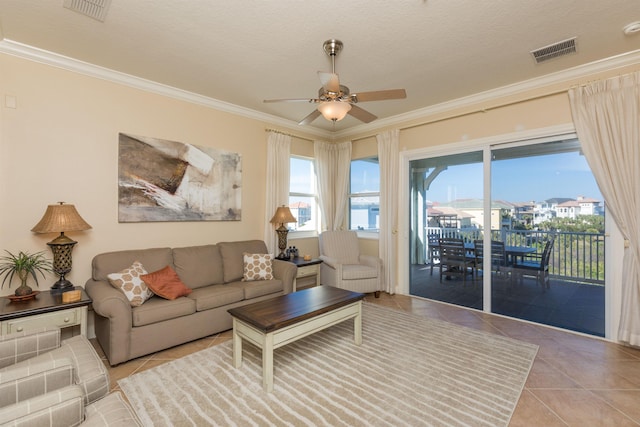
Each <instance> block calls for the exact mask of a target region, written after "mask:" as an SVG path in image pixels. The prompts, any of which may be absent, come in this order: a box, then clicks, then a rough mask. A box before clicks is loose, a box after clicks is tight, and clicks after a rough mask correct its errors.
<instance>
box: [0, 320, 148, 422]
mask: <svg viewBox="0 0 640 427" xmlns="http://www.w3.org/2000/svg"><path fill="white" fill-rule="evenodd" d="M0 425H13V426H61V427H62V426H64V427H68V426H78V425H82V426H114V425H117V426H140V425H141V424H140V423H139V421H138V419H137V417H136V416H135V414H134V413H133V411H132V410H131V408H130V407H129V405H128V404H127V403H126V402H125V401H124V399H123V397H122V395H121V394H120V393H118V392H117V393H110V394H109V374H108V372H107V370H106V368H105V365H104V362H103V361H102V360H101V359H100V357H99V356H98V354H97V353H96V351H95V349H94V348H93V346H92V345H91V343H89V341H88V340H87V339H86V338H85V337H84V336H75V337H73V338H70V339H68V340H64V341H61V339H60V329H57V328H53V329H47V328H44V329H41V330H38V331H25V332H18V333H14V334H7V335H4V336H2V337H0Z"/></svg>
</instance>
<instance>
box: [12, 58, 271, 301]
mask: <svg viewBox="0 0 640 427" xmlns="http://www.w3.org/2000/svg"><path fill="white" fill-rule="evenodd" d="M0 94H2V98H1V101H2V103H1V107H0V111H1V116H0V125H1V126H0V138H1V139H0V174H1V175H0V182H1V184H0V185H1V187H0V195H1V196H2V197H1V198H0V200H2V201H3V207H2V210H1V213H0V250H4V249H7V250H10V251H12V252H15V251H20V250H24V251H32V252H33V251H41V250H44V251H46V254H47V256H48V257H51V253H50V251H49V248H48V247H47V246H46V242H48V241H50V240H52V239H53V238H55V237H56V235H55V234H54V235H51V234H47V235H37V234H34V233H32V232H31V231H30V230H31V228H32V227H33V226H34V225H35V224H36V223H37V222H38V221H39V220H40V218H41V217H42V215H43V213H44V211H45V209H46V206H47V205H48V204H53V203H56V202H58V201H65V202H67V203H72V204H74V205H75V206H76V208H77V209H78V212H79V213H80V214H81V215H82V217H83V218H84V219H85V220H86V221H87V222H88V223H89V224H91V225H92V226H93V229H92V230H89V231H85V232H75V233H68V234H69V236H70V237H71V238H73V239H74V240H76V241H78V244H77V245H76V247H75V249H74V251H73V270H72V271H71V273H70V274H69V275H68V279H70V280H71V281H72V282H73V283H74V284H76V285H84V283H85V281H86V280H87V278H89V276H90V274H91V271H90V263H91V259H92V258H93V256H94V255H96V254H98V253H101V252H105V251H112V250H120V249H126V248H144V247H158V246H187V245H197V244H207V243H215V242H219V241H224V240H237V239H262V238H263V236H264V228H263V222H264V204H265V200H264V193H265V191H264V189H265V187H264V185H265V184H264V183H265V173H266V162H265V154H266V137H265V124H264V123H262V122H259V121H256V120H251V119H247V118H243V117H240V116H237V115H233V114H229V113H224V112H220V111H216V110H213V109H211V108H207V107H204V106H200V105H194V104H190V103H187V102H183V101H179V100H175V99H172V98H168V97H165V96H160V95H157V94H153V93H148V92H145V91H141V90H138V89H134V88H131V87H128V86H124V85H120V84H115V83H111V82H108V81H105V80H100V79H96V78H92V77H87V76H84V75H80V74H76V73H72V72H69V71H65V70H62V69H58V68H55V67H51V66H47V65H42V64H39V63H35V62H32V61H27V60H23V59H19V58H16V57H12V56H9V55H3V54H0ZM7 95H8V96H11V97H15V99H16V100H17V108H15V109H12V108H7V107H5V96H7ZM119 132H124V133H130V134H133V135H141V136H148V137H157V138H164V139H169V140H174V141H180V142H184V143H190V144H195V145H200V146H213V147H216V148H218V149H223V150H229V151H233V152H238V153H240V155H241V156H242V186H243V191H242V220H241V221H225V222H215V221H211V222H209V221H207V222H164V223H122V224H120V223H118V216H117V203H118V200H117V196H118V187H117V180H118V176H117V174H118V157H117V156H118V133H119ZM51 283H53V276H52V278H51V279H50V280H45V281H43V283H41V285H40V289H41V290H46V289H48V288H49V287H50V284H51ZM15 287H16V285H14V286H13V287H12V288H11V289H9V288H8V287H7V286H5V287H4V288H3V289H2V290H1V291H0V294H2V295H6V294H9V293H13V291H14V290H15Z"/></svg>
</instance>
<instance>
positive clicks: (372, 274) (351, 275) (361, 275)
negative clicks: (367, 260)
mask: <svg viewBox="0 0 640 427" xmlns="http://www.w3.org/2000/svg"><path fill="white" fill-rule="evenodd" d="M376 277H378V270H377V269H375V268H373V267H369V266H368V265H362V264H345V265H343V266H342V279H343V280H357V279H373V278H376Z"/></svg>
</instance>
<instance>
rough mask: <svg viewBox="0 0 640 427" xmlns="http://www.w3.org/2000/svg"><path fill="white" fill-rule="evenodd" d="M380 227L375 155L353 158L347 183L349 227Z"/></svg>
mask: <svg viewBox="0 0 640 427" xmlns="http://www.w3.org/2000/svg"><path fill="white" fill-rule="evenodd" d="M379 228H380V164H379V163H378V158H377V157H370V158H366V159H359V160H353V161H352V162H351V175H350V185H349V229H350V230H358V231H373V232H378V230H379Z"/></svg>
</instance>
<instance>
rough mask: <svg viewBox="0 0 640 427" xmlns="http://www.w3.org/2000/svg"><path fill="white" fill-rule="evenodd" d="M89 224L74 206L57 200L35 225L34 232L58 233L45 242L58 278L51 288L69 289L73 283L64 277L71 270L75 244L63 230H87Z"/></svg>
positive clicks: (48, 207)
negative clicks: (51, 253)
mask: <svg viewBox="0 0 640 427" xmlns="http://www.w3.org/2000/svg"><path fill="white" fill-rule="evenodd" d="M90 228H91V226H90V225H89V224H87V223H86V221H85V220H84V219H82V217H81V216H80V214H79V213H78V211H77V210H76V208H75V206H73V205H66V204H64V202H59V204H57V205H49V206H47V210H46V211H45V213H44V216H43V217H42V219H41V220H40V222H38V223H37V224H36V225H35V227H33V228H32V229H31V231H33V232H34V233H60V235H59V236H58V237H56V238H55V239H53V240H52V241H50V242H49V243H47V245H48V246H49V247H50V248H51V252H53V271H54V272H55V273H56V274H58V275H59V276H60V279H59V280H58V281H57V282H56V283H54V284H53V286H51V289H52V290H69V289H72V288H73V284H72V283H71V282H70V281H68V280H67V279H66V278H65V275H66V274H68V273H69V272H70V271H71V251H72V250H73V247H74V246H75V245H76V243H78V242H76V241H75V240H72V239H70V238H69V237H67V236H65V235H64V233H65V231H83V230H89V229H90Z"/></svg>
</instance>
